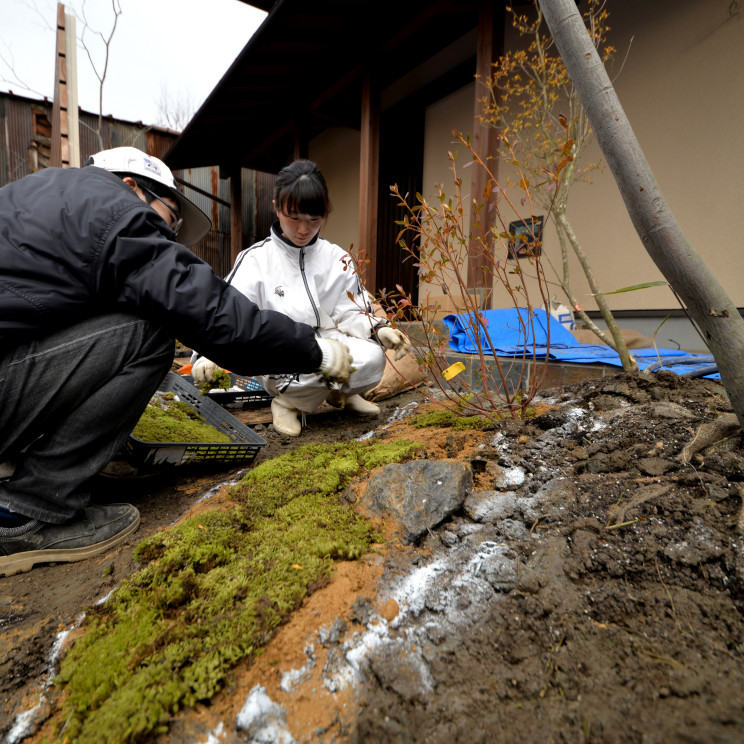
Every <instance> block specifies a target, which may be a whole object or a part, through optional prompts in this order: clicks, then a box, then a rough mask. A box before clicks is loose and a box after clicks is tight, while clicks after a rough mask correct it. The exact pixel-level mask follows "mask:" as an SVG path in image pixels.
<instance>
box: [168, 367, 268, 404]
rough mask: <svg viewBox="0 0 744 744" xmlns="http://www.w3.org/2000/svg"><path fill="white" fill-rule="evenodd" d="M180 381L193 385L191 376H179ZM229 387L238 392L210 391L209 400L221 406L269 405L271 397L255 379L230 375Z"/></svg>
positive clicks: (232, 373)
mask: <svg viewBox="0 0 744 744" xmlns="http://www.w3.org/2000/svg"><path fill="white" fill-rule="evenodd" d="M179 377H181V378H182V379H184V380H186V381H187V382H190V383H191V384H192V385H193V384H194V378H193V377H192V376H191V375H179ZM230 381H231V382H230V387H231V388H235V387H238V388H240V390H218V389H215V390H210V391H209V396H208V397H209V398H210V400H213V401H215V402H216V403H219V404H220V405H221V406H228V405H229V406H235V407H236V408H237V407H242V406H248V405H261V404H265V403H271V400H272V396H271V395H270V394H269V393H267V392H266V391H265V390H264V389H263V387H262V386H261V383H260V382H259V381H258V380H257V379H256V378H255V377H243V376H242V375H236V374H235V373H234V372H231V373H230Z"/></svg>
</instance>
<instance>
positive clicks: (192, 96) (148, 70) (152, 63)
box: [0, 0, 266, 124]
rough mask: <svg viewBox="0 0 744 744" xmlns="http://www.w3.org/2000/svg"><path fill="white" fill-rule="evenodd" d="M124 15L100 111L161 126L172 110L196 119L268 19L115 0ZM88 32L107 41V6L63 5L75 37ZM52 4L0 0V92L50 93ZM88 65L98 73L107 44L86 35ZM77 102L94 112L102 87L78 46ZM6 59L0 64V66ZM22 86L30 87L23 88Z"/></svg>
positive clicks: (201, 5) (233, 7)
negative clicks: (166, 109) (166, 105)
mask: <svg viewBox="0 0 744 744" xmlns="http://www.w3.org/2000/svg"><path fill="white" fill-rule="evenodd" d="M120 3H121V10H122V14H121V15H120V16H119V21H118V24H117V27H116V32H115V34H114V37H113V40H112V42H111V46H110V56H109V67H108V71H107V73H106V79H105V83H104V86H103V113H104V115H107V114H112V115H113V116H114V117H116V118H119V119H125V120H127V121H142V122H143V123H145V124H162V123H165V122H164V121H162V120H161V119H162V108H163V107H162V101H163V100H164V96H167V97H168V98H169V99H170V101H171V104H170V110H171V111H175V110H176V109H177V108H179V107H180V108H181V109H183V108H184V107H188V108H190V110H191V113H194V112H195V111H196V110H197V109H198V108H199V107H200V106H201V104H202V103H203V102H204V100H205V99H206V98H207V96H208V95H209V94H210V93H211V91H212V89H213V88H214V87H215V85H216V84H217V83H218V82H219V81H220V79H221V78H222V76H223V75H224V74H225V72H227V70H228V68H229V67H230V65H231V64H232V63H233V61H234V60H235V57H237V55H238V54H239V53H240V52H241V50H242V49H243V47H244V46H245V45H246V43H247V42H248V40H249V39H250V37H251V36H252V35H253V33H254V32H255V30H256V29H257V28H258V26H260V24H261V22H262V21H263V19H264V18H265V16H266V14H265V13H264V12H263V11H261V10H258V9H257V8H253V7H252V6H250V5H247V4H246V3H243V2H240V0H120ZM83 7H84V8H85V13H86V16H87V18H88V23H89V28H90V29H91V30H92V31H94V32H101V33H102V34H103V35H104V36H106V37H107V36H108V35H109V34H110V32H111V27H112V24H113V19H114V13H113V10H112V0H86V2H85V4H84V5H83V2H82V0H68V2H66V3H65V8H66V11H67V13H72V12H73V10H74V11H76V13H77V16H78V20H77V22H76V25H77V36H78V38H80V35H81V33H82V32H83V29H84V23H83V21H82V15H81V9H82V8H83ZM56 13H57V3H56V0H0V57H1V58H2V59H0V90H2V91H8V90H12V91H13V92H14V93H17V94H19V95H24V96H28V97H30V98H37V97H39V95H41V96H47V97H48V98H49V99H50V100H51V99H52V98H53V95H54V58H55V32H54V26H55V24H56V18H57V15H56ZM85 38H86V41H87V42H88V47H89V48H90V50H91V52H92V54H93V59H94V61H95V62H96V65H97V66H98V68H99V71H100V70H102V69H103V62H104V46H103V43H102V41H101V40H100V38H98V37H97V36H96V35H95V34H94V33H91V31H90V30H89V31H86V36H85ZM77 55H78V58H77V67H78V103H79V105H80V106H81V107H82V108H83V109H85V110H86V111H91V112H93V113H97V112H98V92H99V82H98V79H97V78H96V75H95V73H94V72H93V68H92V66H91V63H90V61H89V60H88V57H87V55H86V53H85V50H84V49H82V48H81V47H80V44H79V43H78V52H77ZM3 60H4V61H3ZM21 82H23V83H25V84H26V86H27V87H28V88H30V89H31V91H33V92H31V91H29V90H28V89H24V87H23V86H22V85H21Z"/></svg>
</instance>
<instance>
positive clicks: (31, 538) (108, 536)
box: [0, 504, 140, 576]
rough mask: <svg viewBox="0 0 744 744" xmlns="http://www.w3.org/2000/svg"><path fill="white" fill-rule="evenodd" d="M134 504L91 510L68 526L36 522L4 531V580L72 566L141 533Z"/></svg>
mask: <svg viewBox="0 0 744 744" xmlns="http://www.w3.org/2000/svg"><path fill="white" fill-rule="evenodd" d="M139 521H140V514H139V512H138V511H137V509H136V508H135V507H133V506H131V505H130V504H107V505H106V506H89V507H87V508H86V509H83V511H82V512H80V513H79V514H78V515H76V516H75V517H73V518H72V519H71V520H70V521H69V522H66V523H65V524H50V523H48V522H39V521H38V520H37V519H32V520H30V521H29V522H26V524H23V525H21V526H20V527H0V576H13V575H14V574H18V573H24V572H25V571H30V570H31V569H32V568H33V567H34V566H35V565H36V564H37V563H69V562H71V561H81V560H83V559H84V558H90V557H91V556H94V555H98V554H99V553H103V552H104V551H106V550H108V549H109V548H113V547H114V545H118V544H119V543H120V542H122V540H124V538H125V537H127V536H128V535H130V534H131V533H132V532H134V531H135V530H136V529H137V526H138V525H139Z"/></svg>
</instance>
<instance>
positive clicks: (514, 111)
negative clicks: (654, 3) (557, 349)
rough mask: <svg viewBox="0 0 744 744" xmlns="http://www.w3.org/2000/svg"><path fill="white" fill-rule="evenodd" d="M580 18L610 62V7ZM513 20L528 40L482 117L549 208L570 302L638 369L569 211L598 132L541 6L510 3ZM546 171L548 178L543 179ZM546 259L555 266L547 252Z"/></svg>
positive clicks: (594, 6)
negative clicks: (582, 294)
mask: <svg viewBox="0 0 744 744" xmlns="http://www.w3.org/2000/svg"><path fill="white" fill-rule="evenodd" d="M583 7H584V10H583V14H582V15H583V18H584V22H585V25H586V27H587V30H588V33H589V34H590V36H591V39H592V43H593V44H594V46H595V47H596V49H597V51H598V54H599V55H600V56H601V58H602V62H603V63H605V64H607V63H608V62H609V61H610V60H611V59H612V58H613V56H614V54H615V49H614V47H612V46H610V45H609V44H608V43H607V32H608V31H609V25H608V17H609V14H608V11H607V8H606V2H605V0H588V2H587V3H585V5H584V6H583ZM507 10H508V11H510V12H511V14H512V25H513V26H514V28H515V29H516V31H517V32H518V33H519V36H520V39H522V40H523V41H524V44H522V45H520V46H517V47H516V48H515V49H512V50H509V51H506V52H504V54H502V55H501V57H500V58H499V59H498V61H497V62H496V63H495V64H494V66H493V72H492V74H491V77H490V78H489V79H488V80H485V81H484V83H485V84H486V87H487V89H488V95H487V96H486V97H485V98H483V99H482V104H483V115H482V117H481V119H482V121H483V122H484V123H485V124H488V125H489V126H493V127H495V128H496V129H497V131H498V138H499V141H500V142H501V153H500V157H501V158H502V160H503V162H505V163H508V162H510V161H512V159H513V158H514V157H515V155H516V157H517V158H518V159H519V172H520V174H521V176H522V177H521V180H520V187H524V186H525V185H526V186H528V187H529V191H530V193H531V198H532V199H533V200H535V201H536V202H537V204H538V205H539V206H540V207H541V208H542V209H543V210H544V211H547V212H548V213H549V214H550V216H551V219H552V222H553V224H554V226H555V230H556V234H557V236H558V242H559V245H560V248H561V268H560V270H557V269H554V270H555V273H556V276H557V277H558V283H559V285H560V287H561V289H562V290H563V292H564V293H565V295H566V297H567V299H568V301H569V304H570V305H571V307H573V308H574V310H575V311H576V312H577V313H578V314H579V316H580V317H581V319H582V321H583V322H584V323H585V324H586V326H587V327H588V328H590V329H591V330H592V331H593V332H594V333H595V334H596V335H597V336H598V337H599V339H600V340H601V341H602V342H603V343H605V344H607V345H608V346H610V347H612V348H613V349H615V351H617V353H618V355H619V357H620V361H621V362H622V365H623V368H624V369H625V370H627V371H635V370H637V369H638V365H637V364H636V362H635V360H634V359H633V357H632V356H631V355H630V353H629V352H628V347H627V344H626V343H625V339H624V338H623V335H622V333H621V331H620V327H619V326H618V324H617V321H616V320H615V317H614V316H613V314H612V310H611V309H610V307H609V304H608V302H607V299H606V297H605V296H604V295H603V294H602V292H601V290H600V287H599V285H598V283H597V280H596V278H595V275H594V271H593V269H592V266H591V261H590V260H589V256H588V254H587V252H586V251H585V250H584V247H583V246H582V244H581V242H580V240H579V236H578V235H577V233H576V231H575V230H574V228H573V226H572V224H571V221H570V219H569V216H568V199H569V195H570V192H571V187H572V186H573V184H574V183H576V182H577V181H582V180H583V181H589V180H590V173H591V171H593V170H596V169H598V168H599V165H600V164H599V163H597V162H594V163H585V162H580V161H581V160H582V154H583V152H584V150H585V149H586V147H587V145H588V143H589V142H590V140H591V138H592V136H593V132H592V127H591V125H590V123H589V120H588V118H587V116H586V113H585V111H584V109H583V107H582V105H581V101H580V100H579V96H578V94H577V93H576V90H575V88H574V86H573V84H572V82H571V78H570V77H569V75H568V71H567V70H566V66H565V65H564V64H563V60H562V59H561V57H560V55H559V54H558V53H557V51H556V49H555V44H554V42H553V39H552V37H551V36H550V34H549V33H548V31H547V29H546V27H545V24H544V23H543V17H542V13H541V11H540V7H539V6H538V5H537V2H535V10H536V13H535V14H534V15H533V14H528V13H527V12H523V11H521V10H520V11H519V12H518V11H517V10H515V8H513V7H511V6H507ZM561 147H568V150H567V152H566V155H567V162H566V165H565V167H564V168H563V170H562V171H561V172H560V173H553V172H552V171H551V169H552V168H553V167H554V161H555V152H556V151H557V150H558V149H559V148H561ZM546 176H547V177H546ZM571 250H572V251H573V253H574V254H575V256H576V258H577V259H578V261H579V264H580V266H581V269H582V271H583V273H584V276H585V277H586V281H587V283H588V285H589V288H590V289H591V291H592V294H593V295H594V298H595V302H596V303H597V307H598V308H599V311H600V313H601V315H602V319H603V320H604V322H605V324H606V325H607V331H606V332H605V331H603V330H602V329H601V328H600V327H599V326H598V325H597V324H596V323H595V322H594V321H593V320H592V319H591V318H590V317H589V316H588V315H587V314H586V312H585V311H584V310H583V308H582V307H581V304H580V303H579V301H578V299H577V297H576V295H575V293H574V291H573V289H572V284H571V278H570V269H569V266H570V264H569V252H570V251H571ZM544 260H545V261H546V262H547V263H550V260H549V256H547V255H546V256H545V257H544Z"/></svg>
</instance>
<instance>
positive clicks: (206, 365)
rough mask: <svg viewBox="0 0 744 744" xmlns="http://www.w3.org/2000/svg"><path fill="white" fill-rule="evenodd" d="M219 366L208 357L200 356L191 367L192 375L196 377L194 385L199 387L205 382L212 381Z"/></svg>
mask: <svg viewBox="0 0 744 744" xmlns="http://www.w3.org/2000/svg"><path fill="white" fill-rule="evenodd" d="M217 369H219V368H218V366H217V365H216V364H215V363H214V362H212V361H210V360H209V359H207V358H206V357H199V358H198V359H197V360H196V361H195V362H194V366H193V367H192V368H191V376H192V377H193V378H194V385H195V386H196V387H199V386H200V385H203V384H204V383H205V382H212V379H213V378H214V373H215V372H216V371H217Z"/></svg>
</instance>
